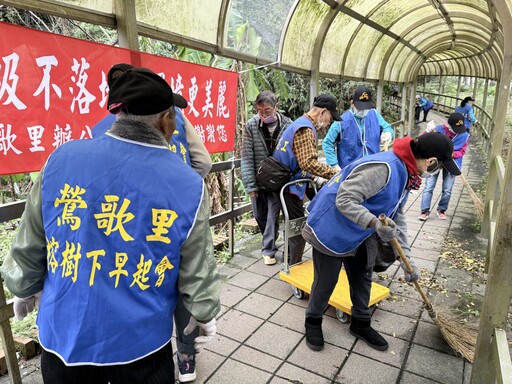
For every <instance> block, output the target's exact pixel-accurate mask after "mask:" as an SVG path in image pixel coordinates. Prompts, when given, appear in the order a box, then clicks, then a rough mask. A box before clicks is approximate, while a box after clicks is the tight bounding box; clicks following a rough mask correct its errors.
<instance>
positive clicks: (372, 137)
mask: <svg viewBox="0 0 512 384" xmlns="http://www.w3.org/2000/svg"><path fill="white" fill-rule="evenodd" d="M342 119H343V120H342V121H341V122H340V127H341V130H340V135H341V140H340V142H339V143H338V146H337V148H336V155H337V157H338V164H339V166H340V167H341V168H344V167H346V166H347V165H348V164H350V163H352V162H353V161H356V160H359V159H361V158H363V157H364V156H368V155H373V154H374V153H379V152H380V125H379V119H378V118H377V113H375V110H374V109H371V110H370V112H368V115H366V117H365V118H364V119H362V120H361V123H362V124H363V135H364V137H363V136H361V129H360V128H359V126H358V125H357V122H356V118H355V117H354V115H353V113H352V112H351V111H346V112H345V113H343V116H342Z"/></svg>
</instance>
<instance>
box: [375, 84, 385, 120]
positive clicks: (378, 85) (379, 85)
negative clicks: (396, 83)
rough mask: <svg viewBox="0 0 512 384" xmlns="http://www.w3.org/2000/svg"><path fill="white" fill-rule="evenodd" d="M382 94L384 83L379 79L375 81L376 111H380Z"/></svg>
mask: <svg viewBox="0 0 512 384" xmlns="http://www.w3.org/2000/svg"><path fill="white" fill-rule="evenodd" d="M382 95H384V83H383V81H382V80H379V82H378V83H377V105H376V107H377V108H376V109H377V111H379V112H381V113H382Z"/></svg>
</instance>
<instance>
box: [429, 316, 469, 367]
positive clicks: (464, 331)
mask: <svg viewBox="0 0 512 384" xmlns="http://www.w3.org/2000/svg"><path fill="white" fill-rule="evenodd" d="M433 320H434V322H435V323H436V325H437V327H438V328H439V330H440V331H441V334H442V335H443V337H444V339H445V340H446V342H447V343H448V345H449V346H450V347H452V349H453V350H454V351H455V353H457V354H458V355H460V356H462V357H463V358H465V359H466V360H467V361H469V362H470V363H472V362H473V359H474V357H475V350H476V339H477V335H478V330H477V329H476V327H474V326H471V325H468V324H464V323H461V322H460V321H459V320H458V319H456V318H454V317H453V316H450V315H447V314H444V313H438V314H437V315H436V317H435V318H434V319H433Z"/></svg>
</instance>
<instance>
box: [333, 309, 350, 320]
mask: <svg viewBox="0 0 512 384" xmlns="http://www.w3.org/2000/svg"><path fill="white" fill-rule="evenodd" d="M336 317H337V319H338V320H339V321H341V322H342V323H348V315H347V314H346V313H345V312H343V311H342V310H341V309H336Z"/></svg>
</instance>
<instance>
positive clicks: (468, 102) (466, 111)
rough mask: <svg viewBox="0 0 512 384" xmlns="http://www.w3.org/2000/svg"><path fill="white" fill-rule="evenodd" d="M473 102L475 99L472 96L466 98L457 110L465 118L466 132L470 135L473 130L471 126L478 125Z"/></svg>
mask: <svg viewBox="0 0 512 384" xmlns="http://www.w3.org/2000/svg"><path fill="white" fill-rule="evenodd" d="M473 101H475V100H474V99H472V98H471V96H468V97H465V98H464V100H462V102H461V103H460V105H459V106H458V107H457V108H455V112H457V113H460V114H461V115H463V116H464V126H465V127H466V131H467V132H468V133H469V130H470V129H471V124H477V123H478V120H477V119H476V117H475V114H474V110H473Z"/></svg>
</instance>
